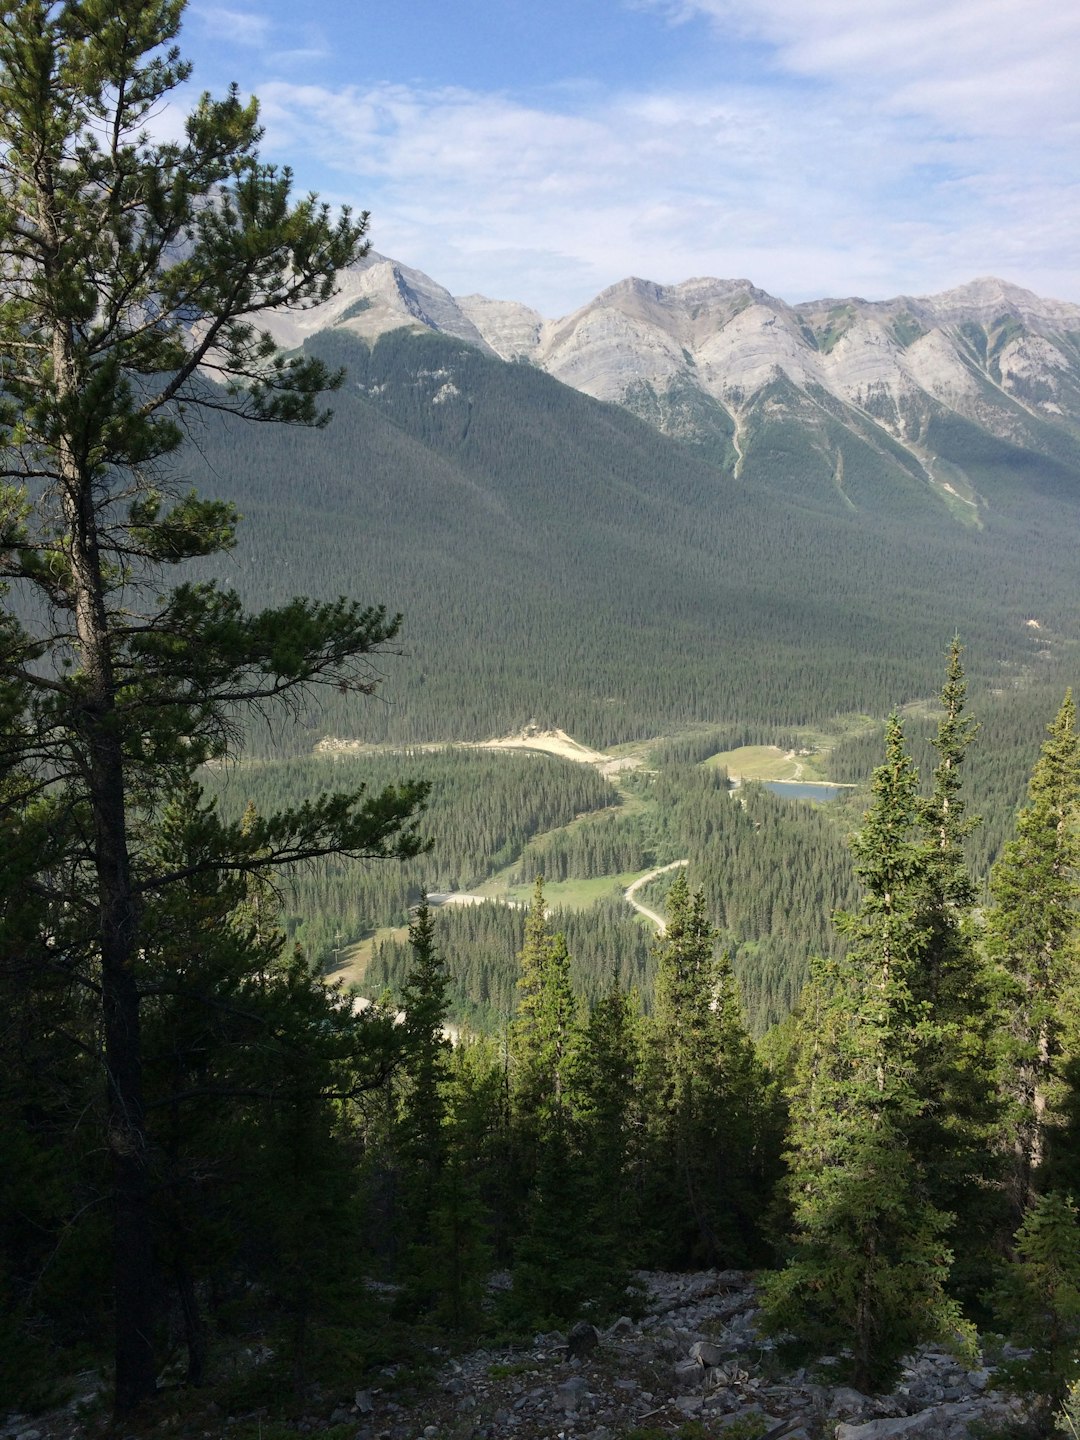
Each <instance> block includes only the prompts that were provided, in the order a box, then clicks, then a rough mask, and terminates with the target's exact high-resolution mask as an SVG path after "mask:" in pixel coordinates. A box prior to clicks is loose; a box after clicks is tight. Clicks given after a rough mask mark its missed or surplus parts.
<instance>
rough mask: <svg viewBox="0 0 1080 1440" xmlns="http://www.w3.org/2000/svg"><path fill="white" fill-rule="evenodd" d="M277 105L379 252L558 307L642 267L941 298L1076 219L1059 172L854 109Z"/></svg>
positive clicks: (277, 142) (435, 95)
mask: <svg viewBox="0 0 1080 1440" xmlns="http://www.w3.org/2000/svg"><path fill="white" fill-rule="evenodd" d="M262 101H263V107H264V116H265V119H266V122H267V126H268V133H267V141H268V144H269V145H270V146H271V147H272V148H273V149H289V150H297V149H303V150H304V151H305V152H306V153H307V154H309V155H310V156H312V157H318V158H319V159H320V160H321V161H322V162H323V163H324V164H325V165H327V166H329V167H330V168H331V170H332V171H333V173H334V177H335V180H334V188H335V189H338V190H339V191H340V192H341V193H347V194H348V193H351V194H355V195H356V196H357V197H358V199H360V200H361V202H362V203H363V204H365V205H367V206H369V207H370V208H371V209H372V210H373V211H374V214H375V229H374V238H375V243H376V245H377V247H378V248H380V249H382V250H384V251H387V252H388V253H392V254H396V255H399V256H400V257H401V258H404V259H406V260H408V261H409V262H410V263H412V264H415V265H418V266H420V267H421V268H425V269H429V270H430V271H431V273H433V274H434V275H435V276H436V278H438V279H441V280H442V281H443V283H445V284H449V285H450V286H451V288H453V289H456V290H458V292H459V293H461V292H462V291H463V289H465V288H468V289H474V288H475V289H485V290H487V291H488V293H492V292H493V291H495V290H497V289H498V287H499V286H500V285H504V286H512V285H514V284H516V285H517V289H513V288H509V289H505V288H504V289H503V290H502V291H501V292H500V293H502V294H504V295H513V296H514V297H515V298H522V299H526V300H529V301H530V302H531V303H534V304H536V305H538V307H539V308H541V309H545V310H546V311H547V313H551V312H552V307H553V306H555V307H558V304H559V296H560V295H561V296H562V297H563V307H564V308H565V304H566V300H567V299H569V300H570V301H571V302H577V301H580V300H584V299H585V298H587V297H588V296H589V295H590V294H591V293H593V291H594V290H595V289H597V288H599V287H600V286H602V285H605V284H608V283H611V282H612V281H613V280H615V279H618V278H621V276H623V275H624V274H629V273H637V274H645V275H648V276H649V277H650V278H654V279H659V280H677V279H681V278H685V277H686V276H687V275H690V274H719V275H732V274H749V275H750V278H752V279H754V280H756V281H757V282H758V283H760V284H764V285H766V286H767V287H768V288H770V289H775V290H776V291H777V292H778V293H780V294H784V295H785V296H786V297H787V298H801V297H804V296H807V295H811V294H820V293H823V292H824V291H826V290H827V291H830V292H832V293H849V292H855V291H857V292H860V293H865V294H878V295H880V294H883V293H890V292H892V291H895V290H897V289H909V290H910V289H920V288H921V289H925V288H932V287H935V286H938V285H941V286H945V285H949V284H953V283H956V282H957V281H959V280H962V279H965V278H968V277H969V276H970V275H972V274H975V273H982V272H984V271H986V270H991V269H993V268H1001V269H1006V270H1007V269H1008V262H1009V261H1010V260H1015V259H1017V257H1019V256H1021V255H1025V256H1028V257H1030V256H1031V255H1032V253H1033V252H1037V260H1038V263H1039V265H1041V266H1042V267H1043V268H1044V269H1045V268H1050V269H1052V265H1053V256H1054V255H1055V254H1056V253H1057V252H1058V247H1060V246H1061V245H1062V243H1063V241H1064V239H1065V236H1066V233H1067V230H1068V227H1069V226H1071V225H1075V223H1076V221H1077V219H1078V218H1080V216H1078V214H1077V202H1078V198H1080V197H1077V196H1070V195H1069V194H1067V193H1066V194H1064V195H1063V194H1062V193H1061V192H1060V189H1059V188H1058V187H1059V186H1060V175H1058V176H1057V177H1056V179H1055V180H1054V181H1053V184H1054V186H1055V193H1054V205H1053V207H1051V205H1050V199H1051V196H1050V193H1049V190H1048V186H1049V184H1050V179H1049V177H1042V178H1041V177H1040V176H1039V175H1038V174H1037V173H1033V172H1031V171H1030V170H1028V171H1025V172H1023V173H1024V178H1023V179H1022V180H1018V179H1017V177H1016V174H1014V172H1013V171H1012V170H1011V168H1010V166H1009V165H1008V164H1007V163H1004V162H1002V163H1001V164H999V165H998V166H997V167H995V166H993V165H991V164H989V163H988V158H989V157H988V156H987V155H986V154H984V153H983V151H982V149H981V147H980V146H979V145H978V144H977V143H976V142H975V141H973V140H972V139H970V138H968V137H963V136H952V137H949V136H944V135H942V134H940V133H938V132H937V131H936V130H935V129H934V127H933V126H931V125H929V124H927V123H926V122H925V121H923V120H920V119H919V118H918V117H911V116H897V115H893V114H889V113H887V112H884V111H881V110H876V109H875V108H873V107H871V108H867V107H866V106H865V105H864V104H863V103H862V102H861V101H860V100H859V99H858V97H851V96H843V95H836V96H833V97H832V99H831V102H830V104H828V105H809V106H808V105H807V103H806V97H805V96H804V95H801V94H798V93H786V92H784V91H783V90H782V89H781V90H774V91H770V92H768V93H765V92H762V91H760V90H757V89H754V88H747V87H741V88H740V87H728V88H726V89H724V90H723V91H716V92H713V91H711V90H696V91H693V92H681V91H678V90H672V89H669V90H663V91H661V90H654V91H649V92H646V93H641V94H619V95H602V94H601V95H599V96H594V97H593V98H592V99H591V100H590V101H589V102H588V103H587V104H582V105H579V107H578V108H576V109H574V110H569V109H567V108H565V97H561V99H560V103H559V104H556V103H555V102H554V100H552V101H551V103H546V104H539V103H536V104H531V105H530V104H525V103H523V102H521V101H518V100H515V99H513V98H511V97H508V96H505V95H490V94H476V93H473V92H470V91H465V90H440V91H433V92H426V91H422V90H419V89H415V88H410V87H405V86H384V87H376V88H373V89H368V90H363V91H361V90H355V89H337V90H335V89H331V88H327V87H322V86H293V85H288V84H285V83H282V82H277V83H274V84H270V85H268V86H265V87H263V89H262ZM1033 213H1034V214H1036V215H1038V216H1039V218H1040V222H1041V225H1042V226H1043V229H1044V234H1043V236H1042V238H1041V240H1040V238H1039V237H1038V236H1037V235H1034V236H1033V234H1032V230H1031V221H1032V215H1033ZM1013 273H1014V274H1015V271H1014V272H1013ZM523 284H524V285H525V286H526V287H529V286H531V287H532V289H531V292H530V291H529V290H528V288H526V290H524V291H523V289H522V285H523Z"/></svg>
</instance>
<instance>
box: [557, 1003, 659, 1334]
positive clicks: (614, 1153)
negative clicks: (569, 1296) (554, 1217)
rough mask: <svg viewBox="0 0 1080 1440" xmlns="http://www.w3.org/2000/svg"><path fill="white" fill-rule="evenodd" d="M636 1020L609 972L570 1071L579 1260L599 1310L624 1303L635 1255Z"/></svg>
mask: <svg viewBox="0 0 1080 1440" xmlns="http://www.w3.org/2000/svg"><path fill="white" fill-rule="evenodd" d="M639 1022H640V1015H639V1013H638V1009H637V998H636V996H634V995H628V994H627V993H626V991H625V990H623V989H622V987H621V986H620V985H619V981H618V976H613V978H612V983H611V986H610V988H609V989H608V992H607V994H606V995H604V996H602V997H601V999H599V1000H598V1001H597V1002H596V1004H595V1005H594V1006H593V1007H592V1010H591V1011H590V1013H589V1018H588V1022H587V1024H586V1026H585V1031H584V1034H583V1036H582V1040H581V1047H580V1050H579V1052H578V1061H577V1067H576V1073H575V1077H574V1087H573V1088H574V1094H575V1099H576V1105H577V1113H576V1131H577V1155H576V1163H577V1164H579V1165H580V1166H581V1167H582V1170H583V1204H584V1225H583V1227H582V1237H583V1240H582V1247H581V1265H582V1267H583V1268H584V1267H587V1268H588V1271H589V1280H588V1287H589V1293H590V1295H591V1296H592V1297H593V1299H594V1300H595V1302H596V1303H597V1305H598V1306H599V1307H600V1308H601V1309H602V1310H608V1309H611V1308H622V1307H625V1304H626V1292H627V1287H628V1285H629V1284H630V1280H631V1275H630V1271H631V1267H632V1265H633V1264H634V1262H635V1261H636V1260H638V1259H639V1258H640V1256H641V1254H642V1251H641V1237H640V1233H639V1224H640V1216H641V1206H640V1192H639V1185H638V1171H639V1168H640V1164H641V1161H642V1154H641V1134H642V1129H643V1125H642V1121H643V1116H642V1109H641V1093H640V1078H639V1073H638V1071H639V1051H640V1037H639V1034H638V1029H639Z"/></svg>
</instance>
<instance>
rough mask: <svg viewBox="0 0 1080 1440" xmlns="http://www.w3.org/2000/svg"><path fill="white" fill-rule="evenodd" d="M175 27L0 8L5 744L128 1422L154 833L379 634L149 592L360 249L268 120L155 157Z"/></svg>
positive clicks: (321, 829)
mask: <svg viewBox="0 0 1080 1440" xmlns="http://www.w3.org/2000/svg"><path fill="white" fill-rule="evenodd" d="M183 9H184V0H20V3H18V4H14V5H7V6H5V7H3V8H2V10H0V155H2V159H0V252H2V255H3V263H2V265H0V301H2V304H0V350H2V351H3V354H4V356H5V364H4V382H3V394H2V396H0V452H2V458H0V482H2V483H0V580H6V581H8V582H10V583H11V585H12V586H13V589H14V590H15V592H16V595H17V598H18V601H19V604H20V605H21V606H22V613H24V614H25V615H27V616H32V617H34V626H33V628H32V629H31V633H30V634H29V635H25V636H22V635H20V636H17V637H15V636H8V635H5V641H7V640H8V639H9V638H10V639H12V642H13V643H10V644H8V643H5V646H4V648H3V651H2V652H0V680H8V681H15V682H17V683H18V684H19V685H20V686H21V687H22V688H23V702H24V703H23V710H22V714H21V716H20V718H19V720H18V723H17V724H16V726H15V727H14V729H13V732H12V733H16V734H18V735H21V736H22V741H21V744H22V754H23V756H24V758H25V762H26V765H27V767H28V768H29V769H30V770H31V772H32V783H34V784H37V785H38V786H40V787H43V788H44V787H51V788H52V789H53V790H55V791H56V792H58V793H59V792H61V791H62V792H63V795H62V800H61V810H62V812H63V813H65V814H68V815H71V816H72V817H74V818H75V823H74V824H73V825H72V826H71V827H70V830H69V831H68V834H69V838H70V848H69V850H68V853H67V854H66V856H65V857H64V862H63V863H62V864H61V865H60V866H58V867H57V868H56V869H54V870H53V871H52V872H51V873H49V874H48V875H45V874H41V875H39V879H38V884H39V887H40V888H41V889H42V890H43V891H46V892H48V895H49V897H50V899H51V901H52V904H53V906H54V908H55V909H56V911H57V913H63V914H64V915H66V916H67V917H69V920H70V921H72V922H73V921H74V920H75V919H76V918H77V920H78V922H79V925H80V927H81V930H80V933H79V934H78V935H77V936H74V937H73V939H72V949H71V953H72V955H78V956H79V957H81V963H82V965H83V970H82V977H83V979H84V980H85V981H86V982H87V983H88V984H89V985H91V986H93V988H94V993H95V994H97V995H98V997H99V1002H100V1018H101V1026H102V1031H103V1036H104V1062H105V1063H104V1067H103V1074H104V1076H105V1084H106V1090H107V1119H106V1122H105V1125H104V1130H103V1136H102V1138H103V1143H104V1144H106V1145H107V1147H108V1150H109V1155H110V1161H111V1167H112V1213H113V1216H114V1232H115V1233H114V1246H113V1291H114V1297H113V1298H114V1314H115V1340H116V1347H115V1348H116V1389H115V1395H116V1407H117V1410H118V1412H121V1413H122V1412H125V1411H128V1410H130V1409H132V1408H133V1407H134V1406H136V1405H137V1404H139V1403H140V1402H141V1401H143V1400H145V1399H146V1398H147V1397H148V1396H150V1395H152V1394H153V1393H154V1390H155V1386H156V1375H157V1370H158V1360H157V1357H156V1355H155V1353H154V1335H155V1330H156V1326H155V1318H156V1308H157V1297H158V1294H159V1287H158V1284H157V1281H156V1278H155V1273H154V1272H155V1267H154V1255H153V1245H152V1236H151V1223H150V1219H151V1192H152V1186H151V1177H150V1162H151V1154H152V1149H153V1145H152V1136H151V1134H150V1132H149V1129H148V1121H147V1114H146V1109H145V1100H144V1094H143V1053H142V1041H141V1023H142V1000H143V994H142V982H141V979H140V966H141V963H142V961H141V957H142V956H143V955H144V954H145V953H146V952H147V950H148V945H149V942H150V940H151V937H149V936H148V935H147V933H146V929H145V920H144V917H145V915H146V913H147V908H148V899H149V897H151V896H153V895H155V894H156V893H158V892H159V891H160V890H161V889H162V888H163V887H167V886H169V885H172V884H176V883H179V882H180V880H181V878H186V877H181V876H179V875H177V874H175V873H172V872H162V871H161V870H159V869H156V868H155V867H154V866H153V864H152V861H151V858H150V847H149V846H148V844H147V836H148V835H149V834H150V833H151V831H152V828H153V823H154V820H155V817H156V815H157V814H158V812H159V810H160V807H161V805H162V803H163V801H164V799H165V798H166V797H167V796H168V795H169V794H170V793H171V792H172V791H174V790H176V789H178V788H179V787H180V785H182V783H183V782H184V780H185V779H186V777H187V776H189V775H190V774H192V773H193V771H194V770H195V768H196V767H197V766H198V765H199V764H200V763H201V762H202V761H204V760H206V759H208V758H212V757H215V756H221V755H222V754H224V753H225V751H226V750H227V748H228V745H229V742H230V739H231V738H232V736H233V734H234V729H235V727H236V724H237V715H238V713H239V714H241V715H242V713H243V711H244V710H245V708H246V707H252V706H254V707H257V708H258V707H265V706H269V705H272V704H273V703H275V702H276V701H278V700H280V699H281V698H282V697H286V696H288V695H289V694H290V693H293V694H296V692H297V691H298V690H301V689H303V688H304V687H306V686H310V685H313V684H320V683H326V684H329V685H332V686H335V687H338V688H340V689H344V690H346V691H348V690H353V691H357V692H363V693H366V692H368V691H370V690H371V688H372V685H373V681H374V674H373V671H372V669H371V668H370V656H371V655H372V654H373V653H375V652H378V651H380V650H383V649H385V648H386V647H387V646H388V645H389V644H390V643H391V642H392V640H393V636H394V633H395V629H396V622H395V621H394V620H393V619H391V618H390V617H388V616H387V615H386V614H385V612H384V611H382V610H381V609H379V608H365V607H362V606H358V605H356V604H353V603H350V602H348V601H345V600H340V601H336V602H331V603H314V602H311V601H307V600H296V601H293V602H291V603H288V604H286V605H283V606H280V607H279V608H278V609H276V610H274V611H271V612H266V613H263V614H257V615H248V614H245V613H244V611H243V609H242V607H241V605H240V603H239V601H238V599H237V598H236V596H235V594H233V593H232V592H231V591H228V590H222V589H218V588H216V587H215V586H213V585H209V584H191V583H187V584H179V585H177V586H176V587H175V588H173V589H172V590H171V591H169V590H167V588H166V586H165V584H164V573H163V572H167V571H168V570H169V569H170V568H171V567H173V566H176V565H180V564H183V563H184V562H185V561H187V560H190V559H193V558H196V557H200V556H207V555H212V554H215V553H218V552H220V551H222V550H226V549H228V548H230V547H231V546H232V544H233V542H234V535H235V526H236V515H235V513H234V511H233V509H232V507H231V506H229V505H226V504H222V503H220V502H217V501H214V500H206V499H200V498H199V497H198V496H196V495H194V494H183V493H181V491H180V488H179V487H178V486H176V485H175V482H174V473H175V472H174V470H173V468H172V467H173V465H174V457H175V455H176V453H177V451H178V449H179V447H180V444H181V440H182V438H183V435H184V426H185V424H187V423H188V419H187V418H186V417H190V416H192V415H193V414H197V413H198V411H199V409H200V408H201V407H204V406H208V407H210V408H211V409H226V410H232V411H234V412H236V413H238V414H240V415H244V416H247V417H249V418H251V419H253V420H282V421H291V422H299V423H305V424H312V423H317V422H318V421H319V420H320V419H321V418H323V417H322V416H321V414H320V411H319V408H318V404H317V399H318V395H319V394H320V392H321V391H323V390H324V389H326V388H327V387H328V386H332V385H333V384H334V383H335V377H334V376H332V375H331V374H329V373H328V372H327V370H326V369H325V367H324V366H322V365H321V364H319V363H318V362H317V361H314V360H312V359H310V358H308V357H305V356H303V355H297V356H293V357H285V356H282V355H280V354H279V352H278V351H277V348H276V347H275V345H274V343H273V342H272V340H271V339H270V338H269V336H268V335H266V334H265V333H263V332H262V330H261V329H260V325H259V322H260V316H261V315H262V314H263V313H264V312H266V311H269V310H274V309H278V308H280V307H288V306H290V305H300V306H303V305H306V304H310V303H312V302H317V301H319V300H323V299H325V298H327V297H328V296H329V295H330V294H331V293H332V290H333V286H334V279H335V275H336V273H337V271H338V269H339V268H340V267H341V266H343V265H347V264H349V263H350V262H351V261H352V260H353V259H355V258H356V256H358V255H359V254H360V253H362V250H363V245H364V241H363V233H364V227H365V218H364V217H360V218H359V219H358V220H354V219H353V218H352V217H351V216H350V215H349V214H348V213H347V212H345V213H342V215H341V216H340V217H338V218H335V217H333V216H332V215H331V214H330V212H329V210H328V209H327V208H326V207H325V206H321V205H320V204H319V203H318V202H317V201H316V200H315V199H314V198H313V197H307V198H304V199H301V200H299V201H294V200H293V199H292V197H291V194H290V187H291V176H290V175H289V173H288V172H287V171H280V172H279V171H276V170H275V169H274V168H273V167H271V166H267V165H264V164H262V163H261V162H260V161H259V157H258V150H257V145H258V140H259V133H260V132H259V125H258V113H257V107H256V105H255V103H254V102H251V103H248V104H245V103H243V102H242V101H241V100H240V98H239V96H238V94H237V92H236V91H235V89H234V90H233V91H231V92H230V93H229V94H228V95H227V96H226V97H225V98H224V99H223V100H220V101H214V100H212V99H210V98H209V97H203V98H202V99H201V100H200V101H198V102H197V103H196V105H195V107H194V109H193V110H192V111H191V113H190V115H189V116H188V118H187V120H186V122H185V125H184V133H183V136H182V138H180V139H178V140H168V141H162V142H160V143H158V142H155V141H154V140H153V139H152V138H151V134H150V124H151V121H152V119H153V117H154V116H155V115H156V114H157V113H158V112H159V111H160V109H161V107H162V106H163V105H164V104H165V103H166V102H167V100H168V98H169V97H170V95H171V94H172V93H173V92H174V91H176V89H177V87H178V86H179V85H181V84H182V83H183V82H185V81H186V80H187V79H188V76H189V67H188V66H187V64H186V63H185V62H184V61H183V60H182V59H181V58H180V54H179V51H178V49H177V48H176V46H175V45H174V43H173V42H174V40H175V38H176V35H177V33H178V31H179V27H180V22H181V17H182V13H183ZM163 592H164V593H163ZM28 624H29V621H28ZM16 743H19V742H16ZM419 799H420V792H419V791H418V790H416V789H410V788H405V789H402V790H400V791H389V792H387V793H386V794H385V795H383V796H361V795H357V794H354V795H353V796H350V797H339V798H337V799H334V798H324V799H322V800H320V801H317V802H314V803H312V804H309V805H307V806H303V807H301V808H300V809H299V810H298V811H296V812H295V813H294V814H292V815H290V816H286V817H272V818H271V819H269V820H267V821H265V822H262V823H261V825H260V827H258V828H259V830H260V833H259V834H258V835H255V836H252V837H250V840H245V839H244V837H242V836H240V834H239V832H235V833H234V837H233V838H234V839H235V840H236V847H235V849H234V850H233V853H232V854H231V855H224V854H222V853H220V852H217V853H215V854H214V855H213V856H207V857H202V858H199V859H197V860H196V861H195V862H193V863H194V865H195V868H196V869H200V868H206V867H209V868H213V869H217V870H219V871H229V870H237V869H240V870H243V869H247V870H254V869H257V868H260V867H265V866H268V865H273V864H275V863H279V862H281V861H283V860H289V859H302V858H304V857H305V856H312V855H318V854H325V853H328V852H333V851H340V852H343V853H346V854H370V855H384V854H393V853H406V854H407V853H410V852H411V851H413V850H415V849H416V844H415V841H414V840H413V839H411V838H410V837H409V835H408V834H407V829H406V828H403V827H407V823H408V819H409V816H410V813H411V812H412V810H413V808H414V807H415V805H416V803H417V801H418V800H419Z"/></svg>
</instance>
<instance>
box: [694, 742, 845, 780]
mask: <svg viewBox="0 0 1080 1440" xmlns="http://www.w3.org/2000/svg"><path fill="white" fill-rule="evenodd" d="M811 758H812V757H806V758H803V759H800V758H798V757H796V756H792V755H790V754H788V753H786V752H785V751H783V750H781V749H780V747H779V746H778V745H740V746H739V748H738V749H737V750H722V751H721V752H720V754H719V755H713V756H711V757H710V758H709V759H708V760H706V761H705V764H706V765H710V766H720V767H722V768H724V769H726V770H727V772H728V774H729V775H738V776H740V777H741V778H742V779H743V780H800V779H805V778H810V779H817V778H818V776H817V773H816V771H815V773H814V775H813V776H811V775H810V774H809V771H810V766H811Z"/></svg>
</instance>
